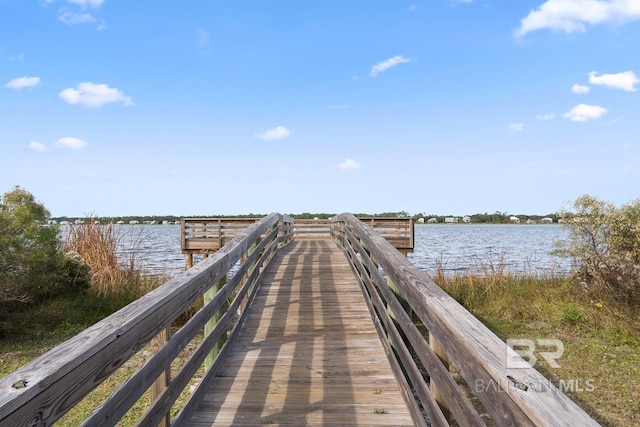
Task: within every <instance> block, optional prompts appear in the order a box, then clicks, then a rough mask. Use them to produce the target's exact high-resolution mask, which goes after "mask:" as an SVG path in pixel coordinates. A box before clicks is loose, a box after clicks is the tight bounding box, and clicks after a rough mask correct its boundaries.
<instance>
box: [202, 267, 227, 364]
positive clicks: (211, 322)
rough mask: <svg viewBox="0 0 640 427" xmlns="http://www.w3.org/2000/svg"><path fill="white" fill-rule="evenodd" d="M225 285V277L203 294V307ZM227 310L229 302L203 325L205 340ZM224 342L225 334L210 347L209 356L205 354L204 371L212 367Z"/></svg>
mask: <svg viewBox="0 0 640 427" xmlns="http://www.w3.org/2000/svg"><path fill="white" fill-rule="evenodd" d="M225 283H227V277H226V276H225V277H223V278H222V279H220V280H219V281H217V282H216V283H215V284H214V285H213V286H212V287H211V288H210V289H209V290H208V291H207V292H205V293H204V295H203V297H202V298H203V304H204V305H205V306H206V305H207V304H208V303H209V302H210V301H211V300H212V299H213V297H215V295H216V294H217V293H218V291H220V289H222V287H223V286H224V285H225ZM228 308H229V302H228V301H225V303H224V304H223V305H222V307H221V308H220V310H218V311H217V312H216V313H214V314H213V316H211V319H210V320H209V321H208V322H207V323H205V325H204V337H205V338H206V337H208V336H209V335H210V334H211V332H212V331H213V329H214V328H215V327H216V324H217V323H218V320H220V318H221V317H222V316H223V313H225V312H226V311H227V309H228ZM226 340H227V334H226V333H225V334H223V335H222V337H220V340H218V342H216V343H215V344H214V345H213V347H211V351H210V352H209V354H207V357H206V358H205V359H204V370H205V371H208V370H209V368H210V367H211V365H213V362H214V361H215V360H216V356H217V355H218V353H219V352H220V349H221V348H222V346H223V345H224V343H225V341H226Z"/></svg>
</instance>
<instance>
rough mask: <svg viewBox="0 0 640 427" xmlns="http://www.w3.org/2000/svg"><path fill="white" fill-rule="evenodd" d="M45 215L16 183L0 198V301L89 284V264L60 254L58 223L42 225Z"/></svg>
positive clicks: (31, 297) (35, 297)
mask: <svg viewBox="0 0 640 427" xmlns="http://www.w3.org/2000/svg"><path fill="white" fill-rule="evenodd" d="M48 216H49V211H48V210H47V209H46V208H45V207H44V205H42V204H41V203H38V202H37V201H36V200H35V198H34V196H33V195H32V194H31V193H29V192H28V191H26V190H23V189H22V188H20V187H18V186H16V187H15V188H14V189H13V190H12V191H9V192H7V193H5V194H4V195H3V196H2V198H0V302H9V301H19V302H32V301H36V300H38V299H42V298H45V297H50V296H54V295H59V294H61V293H65V292H68V291H77V290H80V289H86V288H87V287H88V286H87V275H88V274H90V272H88V270H87V268H88V267H84V266H82V265H81V264H82V263H80V264H78V263H77V262H76V261H72V260H70V259H69V258H68V257H65V256H64V255H63V254H62V252H61V249H60V247H61V241H60V234H59V229H58V227H56V226H46V225H45V221H46V218H47V217H48ZM89 277H90V276H89Z"/></svg>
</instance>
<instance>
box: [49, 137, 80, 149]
mask: <svg viewBox="0 0 640 427" xmlns="http://www.w3.org/2000/svg"><path fill="white" fill-rule="evenodd" d="M53 145H54V146H55V147H56V148H62V149H66V150H81V149H83V148H84V147H86V146H87V145H88V144H87V143H86V142H84V141H83V140H81V139H78V138H73V137H71V136H66V137H64V138H60V139H59V140H57V141H56V142H55V144H53Z"/></svg>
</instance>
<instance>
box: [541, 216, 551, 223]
mask: <svg viewBox="0 0 640 427" xmlns="http://www.w3.org/2000/svg"><path fill="white" fill-rule="evenodd" d="M540 222H541V223H543V224H553V219H552V218H549V217H544V218H542V219H541V220H540Z"/></svg>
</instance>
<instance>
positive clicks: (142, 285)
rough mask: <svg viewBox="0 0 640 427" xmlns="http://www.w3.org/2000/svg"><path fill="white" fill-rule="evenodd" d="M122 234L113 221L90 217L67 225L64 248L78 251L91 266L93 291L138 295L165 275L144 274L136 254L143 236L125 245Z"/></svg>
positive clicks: (66, 250)
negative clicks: (102, 222)
mask: <svg viewBox="0 0 640 427" xmlns="http://www.w3.org/2000/svg"><path fill="white" fill-rule="evenodd" d="M125 237H126V236H125V233H124V230H123V229H122V228H119V227H114V225H113V224H112V223H110V224H107V225H101V224H98V223H96V222H95V221H94V220H93V219H92V218H88V219H87V220H86V221H85V223H84V224H70V225H69V226H68V228H67V234H66V237H65V238H64V239H63V241H64V244H63V249H64V251H65V252H67V253H68V252H72V253H76V254H78V255H79V256H80V257H81V258H82V260H83V261H84V262H85V263H87V264H88V265H89V266H90V267H91V271H92V279H91V291H92V292H93V293H95V294H97V295H100V296H108V295H121V294H130V295H132V296H135V297H139V296H142V295H144V294H145V293H147V292H148V291H150V290H151V289H153V288H154V287H156V286H158V285H159V284H160V283H162V281H164V279H166V278H165V277H161V276H149V275H144V274H143V271H142V268H141V267H140V266H139V262H138V258H137V253H138V248H139V245H140V241H141V238H142V236H141V235H138V236H134V238H133V239H131V243H129V245H128V247H127V246H126V245H125V241H126V239H125ZM122 254H125V255H124V256H122Z"/></svg>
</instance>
